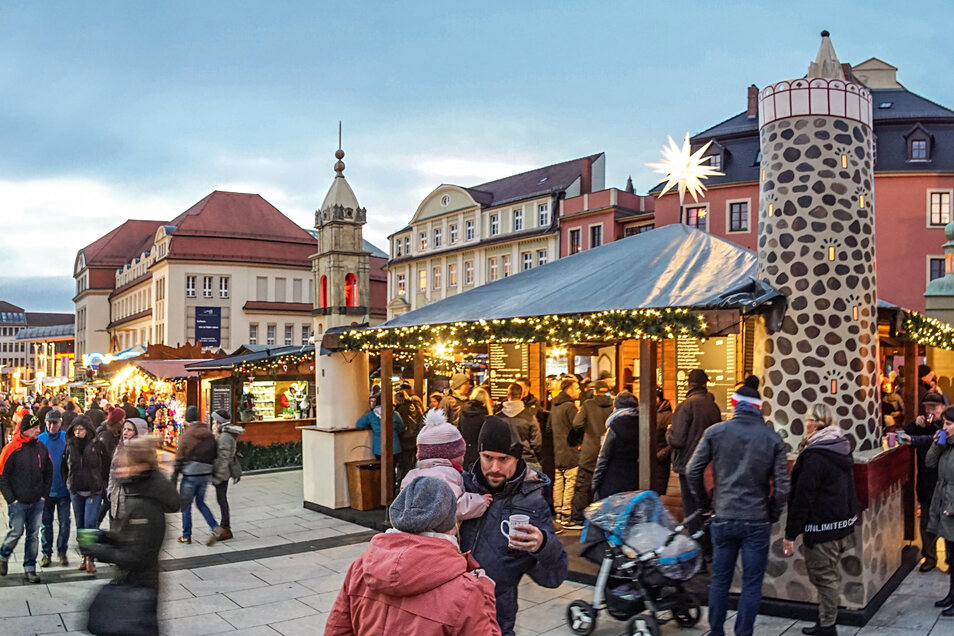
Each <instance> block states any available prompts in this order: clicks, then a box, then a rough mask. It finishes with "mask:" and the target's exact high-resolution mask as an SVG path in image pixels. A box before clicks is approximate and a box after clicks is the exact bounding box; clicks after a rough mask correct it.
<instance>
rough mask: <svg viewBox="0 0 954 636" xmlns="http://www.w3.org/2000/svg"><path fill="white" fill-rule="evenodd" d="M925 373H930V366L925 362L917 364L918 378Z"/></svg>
mask: <svg viewBox="0 0 954 636" xmlns="http://www.w3.org/2000/svg"><path fill="white" fill-rule="evenodd" d="M926 375H931V367H929V366H928V365H926V364H922V365H919V366H918V380H920V379H921V378H923V377H924V376H926Z"/></svg>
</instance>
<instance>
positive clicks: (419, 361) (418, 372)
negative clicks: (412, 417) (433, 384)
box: [414, 349, 427, 406]
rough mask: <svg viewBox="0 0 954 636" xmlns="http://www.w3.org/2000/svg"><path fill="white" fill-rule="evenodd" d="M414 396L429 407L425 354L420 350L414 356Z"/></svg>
mask: <svg viewBox="0 0 954 636" xmlns="http://www.w3.org/2000/svg"><path fill="white" fill-rule="evenodd" d="M414 395H416V396H417V397H419V398H421V401H423V402H424V405H425V406H426V405H427V396H426V395H424V352H422V351H421V350H420V349H418V350H417V352H416V353H415V354H414Z"/></svg>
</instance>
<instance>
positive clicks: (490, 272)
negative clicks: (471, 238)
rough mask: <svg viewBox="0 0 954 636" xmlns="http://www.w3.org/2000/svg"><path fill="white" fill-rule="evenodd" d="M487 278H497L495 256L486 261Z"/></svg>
mask: <svg viewBox="0 0 954 636" xmlns="http://www.w3.org/2000/svg"><path fill="white" fill-rule="evenodd" d="M487 278H488V279H489V280H497V258H496V257H494V258H491V259H489V260H488V261H487Z"/></svg>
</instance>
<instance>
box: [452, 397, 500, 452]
mask: <svg viewBox="0 0 954 636" xmlns="http://www.w3.org/2000/svg"><path fill="white" fill-rule="evenodd" d="M492 413H493V406H492V405H491V401H490V394H489V393H487V391H486V390H484V389H482V388H480V387H477V388H475V389H474V390H473V391H472V392H471V394H470V399H469V400H468V401H467V402H465V403H464V404H463V406H462V408H461V410H460V435H461V437H463V438H464V443H465V444H466V445H467V450H466V451H465V452H464V470H467V469H469V468H470V467H471V466H473V465H474V462H476V461H477V456H478V455H477V438H478V437H479V436H480V429H481V427H482V426H483V425H484V420H486V419H487V416H488V415H491V414H492Z"/></svg>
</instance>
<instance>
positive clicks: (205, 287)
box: [202, 276, 212, 298]
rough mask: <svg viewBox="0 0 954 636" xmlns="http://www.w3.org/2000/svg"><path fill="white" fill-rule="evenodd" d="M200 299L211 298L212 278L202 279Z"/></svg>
mask: <svg viewBox="0 0 954 636" xmlns="http://www.w3.org/2000/svg"><path fill="white" fill-rule="evenodd" d="M202 297H203V298H212V277H211V276H203V277H202Z"/></svg>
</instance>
